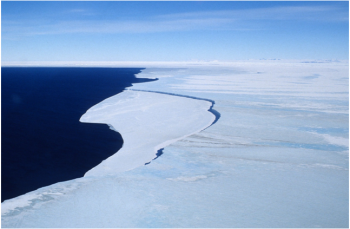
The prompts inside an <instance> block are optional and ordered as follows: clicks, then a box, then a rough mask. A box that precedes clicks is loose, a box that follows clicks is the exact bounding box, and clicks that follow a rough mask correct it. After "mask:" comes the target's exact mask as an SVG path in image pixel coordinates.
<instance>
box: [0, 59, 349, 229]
mask: <svg viewBox="0 0 350 229" xmlns="http://www.w3.org/2000/svg"><path fill="white" fill-rule="evenodd" d="M348 75H349V66H348V62H342V61H340V62H329V61H328V62H327V61H325V62H317V61H315V62H308V63H304V62H303V61H296V60H295V61H278V60H276V61H245V62H243V61H242V62H234V63H215V65H214V64H210V63H207V64H202V65H196V66H195V65H169V66H164V65H163V66H162V67H161V68H159V67H157V66H149V67H147V68H146V69H144V70H142V72H141V73H140V74H138V75H137V77H138V78H158V79H159V80H157V81H153V82H149V83H145V84H137V85H134V86H133V87H131V90H126V91H124V92H122V93H120V94H118V95H116V96H112V97H110V98H106V99H105V100H103V101H101V102H100V103H98V104H96V105H95V106H93V107H91V108H90V109H89V110H87V112H86V113H85V114H84V115H83V116H82V117H81V121H82V122H92V123H96V122H97V123H108V124H109V125H110V127H111V129H115V130H117V131H118V132H120V133H121V135H122V136H123V139H124V141H125V143H127V142H130V144H129V145H126V146H125V148H124V147H123V148H122V150H121V151H119V152H118V153H116V154H114V155H113V156H111V157H110V158H108V159H106V160H105V161H103V162H102V163H101V164H99V165H98V166H96V167H94V168H92V169H91V170H90V171H89V172H88V173H86V174H85V177H84V178H79V179H75V180H71V181H67V182H61V183H57V184H54V185H51V186H48V187H44V188H41V189H38V190H36V191H34V192H31V193H28V194H25V195H22V196H20V197H17V198H14V199H11V200H8V201H5V202H4V203H2V226H3V227H216V228H217V227H230V228H234V227H241V228H242V227H266V228H269V227H304V228H305V227H340V228H342V227H345V228H347V227H349V207H348V206H349V199H348V198H349V154H348V152H349V134H348V133H349V130H348V126H349V112H348V110H349V106H348V104H349V91H348V88H349V79H348ZM154 92H164V93H166V94H162V93H154ZM169 94H177V95H182V96H178V97H177V96H174V95H169ZM183 96H184V97H183ZM189 97H195V98H202V99H205V100H209V101H214V102H215V104H214V107H213V109H215V110H216V111H217V112H218V113H219V114H220V118H219V119H218V120H217V122H216V123H215V124H213V125H211V122H213V120H214V119H215V116H214V115H213V114H212V113H211V112H209V111H208V110H209V109H210V106H211V105H212V104H211V103H210V102H208V101H205V100H195V99H191V98H189ZM128 125H131V127H130V128H128V127H127V126H128ZM208 126H209V127H208ZM146 131H147V133H150V134H147V133H146ZM151 133H152V134H151ZM175 140H176V141H175ZM169 144H170V145H169ZM163 147H165V148H164V150H163V154H162V155H161V156H160V157H158V158H157V159H156V160H152V159H153V158H155V157H156V152H157V150H158V149H159V148H163ZM118 154H119V155H120V156H118ZM118 157H119V158H118ZM145 162H151V163H149V164H148V163H147V165H145V164H146V163H145Z"/></svg>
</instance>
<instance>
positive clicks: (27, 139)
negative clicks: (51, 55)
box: [1, 67, 152, 201]
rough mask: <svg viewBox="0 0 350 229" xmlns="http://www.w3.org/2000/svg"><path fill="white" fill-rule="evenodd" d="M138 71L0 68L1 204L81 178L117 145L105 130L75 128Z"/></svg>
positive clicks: (119, 142)
mask: <svg viewBox="0 0 350 229" xmlns="http://www.w3.org/2000/svg"><path fill="white" fill-rule="evenodd" d="M140 70H141V69H140V68H36V67H30V68H12V67H11V68H10V67H2V68H1V141H2V142H1V143H2V144H1V201H3V200H6V199H10V198H13V197H16V196H19V195H22V194H25V193H27V192H30V191H33V190H36V189H38V188H40V187H43V186H47V185H50V184H54V183H56V182H60V181H66V180H70V179H74V178H78V177H82V176H83V175H84V174H85V172H87V171H88V170H90V169H91V168H93V167H94V166H96V165H98V164H99V163H100V162H101V161H102V160H104V159H106V158H107V157H109V156H111V155H113V154H114V153H115V152H116V151H117V150H119V149H120V148H121V146H122V144H123V140H122V137H121V136H120V134H119V133H117V132H115V131H111V130H110V129H109V127H108V126H107V125H106V124H87V123H80V122H79V119H80V117H81V116H82V115H83V114H84V113H85V112H86V111H87V110H88V109H89V108H90V107H92V106H93V105H95V104H97V103H99V102H101V101H102V100H104V99H106V98H108V97H110V96H113V95H115V94H117V93H120V92H122V91H123V90H124V89H125V88H126V87H130V86H132V85H131V84H132V83H141V82H148V81H152V80H151V79H137V78H135V74H137V73H139V72H140Z"/></svg>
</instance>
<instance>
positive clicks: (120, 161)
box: [80, 90, 218, 177]
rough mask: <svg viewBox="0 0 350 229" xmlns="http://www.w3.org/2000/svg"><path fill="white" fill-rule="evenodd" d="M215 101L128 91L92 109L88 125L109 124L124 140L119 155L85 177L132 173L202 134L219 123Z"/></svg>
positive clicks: (86, 115) (88, 116) (87, 117)
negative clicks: (159, 153) (173, 145)
mask: <svg viewBox="0 0 350 229" xmlns="http://www.w3.org/2000/svg"><path fill="white" fill-rule="evenodd" d="M212 106H213V104H212V102H211V101H205V100H198V99H193V98H186V97H180V96H176V95H169V94H164V93H154V92H146V91H136V90H135V91H134V90H126V91H124V92H122V93H120V94H117V95H115V96H112V97H110V98H107V99H105V100H104V101H102V102H100V103H98V104H96V105H95V106H93V107H91V108H90V109H89V110H88V111H87V112H86V113H85V114H84V115H83V116H82V117H81V118H80V121H81V122H84V123H105V124H108V125H109V126H110V127H111V129H114V130H116V131H118V132H119V133H120V134H121V135H122V136H123V139H124V145H123V147H122V148H121V149H120V150H119V151H118V153H116V154H114V155H112V156H111V157H109V158H107V159H106V160H104V161H103V162H101V163H100V164H99V165H98V166H96V167H94V168H92V169H91V170H89V171H88V172H87V173H86V174H85V177H90V176H105V175H113V174H116V173H120V172H124V171H128V170H132V169H134V168H137V167H139V166H143V165H144V164H145V163H148V162H150V161H151V160H152V159H154V158H155V157H156V153H157V151H158V150H159V149H161V148H164V147H166V146H168V145H170V144H171V143H174V142H176V141H178V140H180V139H183V138H185V137H188V136H190V135H192V134H195V133H198V132H200V131H201V130H203V129H205V128H207V127H208V126H210V125H211V124H212V123H213V122H215V121H216V120H217V118H218V117H217V116H215V115H214V114H213V113H212V112H209V110H210V109H211V108H212Z"/></svg>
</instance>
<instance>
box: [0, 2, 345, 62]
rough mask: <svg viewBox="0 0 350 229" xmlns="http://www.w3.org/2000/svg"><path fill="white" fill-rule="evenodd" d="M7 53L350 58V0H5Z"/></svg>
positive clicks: (73, 57)
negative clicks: (55, 0)
mask: <svg viewBox="0 0 350 229" xmlns="http://www.w3.org/2000/svg"><path fill="white" fill-rule="evenodd" d="M1 4H2V5H1V28H2V31H1V40H2V41H1V42H2V43H1V48H2V51H1V58H2V61H192V60H204V61H211V60H219V61H231V60H245V59H261V58H266V59H271V58H272V59H274V58H277V59H348V56H349V3H348V2H331V1H330V2H250V1H247V2H237V1H233V2H227V1H225V2H199V1H196V2H127V1H126V2H125V1H124V2H69V1H68V2H49V1H48V2H41V1H38V2H7V1H3V2H1Z"/></svg>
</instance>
